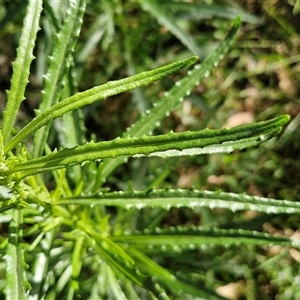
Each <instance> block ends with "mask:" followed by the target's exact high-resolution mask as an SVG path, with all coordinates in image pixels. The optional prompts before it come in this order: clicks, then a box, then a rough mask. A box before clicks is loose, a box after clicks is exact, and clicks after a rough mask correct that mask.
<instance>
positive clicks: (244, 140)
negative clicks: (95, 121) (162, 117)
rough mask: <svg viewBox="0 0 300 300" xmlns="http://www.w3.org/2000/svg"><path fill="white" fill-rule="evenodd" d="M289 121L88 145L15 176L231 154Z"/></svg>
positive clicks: (22, 168)
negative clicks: (116, 161) (94, 164)
mask: <svg viewBox="0 0 300 300" xmlns="http://www.w3.org/2000/svg"><path fill="white" fill-rule="evenodd" d="M288 120H289V116H287V115H283V116H280V117H277V118H274V119H271V120H268V121H264V122H259V123H254V124H248V125H243V126H238V127H234V128H231V129H218V130H211V129H205V130H201V131H195V132H188V131H187V132H181V133H173V132H170V133H168V134H164V135H159V136H144V137H141V138H117V139H114V140H112V141H107V142H100V143H93V142H90V143H87V144H85V145H83V146H78V147H74V148H72V149H64V150H61V151H58V152H56V153H51V154H49V155H46V156H44V157H41V158H37V159H32V160H29V161H26V162H24V163H19V164H16V165H15V166H14V168H13V170H12V171H13V172H23V174H22V175H21V177H25V176H28V175H32V174H35V173H40V172H43V171H47V170H54V169H59V168H64V167H66V166H68V165H74V164H80V163H82V162H85V161H89V160H90V161H94V160H100V159H103V158H107V157H112V158H115V157H118V156H132V157H139V156H158V157H172V156H181V155H197V154H207V153H220V152H227V153H228V152H232V151H233V150H235V149H239V150H240V149H244V148H246V147H249V146H254V145H258V144H259V143H262V142H264V141H266V140H268V139H269V138H271V137H273V136H274V135H276V134H277V133H278V131H279V130H280V127H281V126H282V125H284V124H285V123H286V122H287V121H288Z"/></svg>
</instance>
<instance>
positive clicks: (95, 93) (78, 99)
mask: <svg viewBox="0 0 300 300" xmlns="http://www.w3.org/2000/svg"><path fill="white" fill-rule="evenodd" d="M196 60H197V57H195V56H193V57H191V58H188V59H184V60H181V61H178V62H175V63H172V64H169V65H167V66H164V67H161V68H157V69H155V70H151V71H148V72H142V73H139V74H137V75H134V76H130V77H127V78H125V79H121V80H117V81H109V82H107V83H105V84H103V85H100V86H97V87H94V88H92V89H89V90H87V91H85V92H82V93H77V94H76V95H74V96H72V97H69V98H67V99H65V100H63V101H61V102H59V103H57V104H55V105H53V106H51V107H50V108H48V109H46V110H45V111H43V112H41V113H40V114H39V115H38V116H37V117H35V118H34V119H33V120H32V121H31V122H30V123H28V124H27V125H26V126H25V127H24V128H22V129H21V130H20V131H19V132H18V134H17V135H16V136H15V137H14V138H12V139H11V140H10V142H9V143H8V144H7V145H6V147H5V153H7V152H9V151H10V150H12V149H13V148H14V147H16V145H18V144H19V143H20V142H21V141H22V140H24V139H25V138H26V137H28V136H29V135H31V134H33V133H34V132H35V131H37V130H38V129H39V128H41V127H42V126H44V125H46V124H47V123H49V122H51V121H53V120H54V119H56V118H58V117H61V116H63V115H64V114H65V113H67V112H69V111H72V110H75V109H78V108H80V107H83V106H85V105H88V104H92V103H93V102H95V101H99V100H103V99H106V98H108V97H110V96H113V95H117V94H119V93H122V92H126V91H130V90H133V89H136V88H137V87H140V86H145V85H148V84H150V83H152V82H154V81H156V80H159V79H160V78H162V77H165V76H167V75H170V74H172V73H174V72H176V71H178V70H180V69H182V68H184V67H187V66H190V65H191V64H193V63H194V62H195V61H196Z"/></svg>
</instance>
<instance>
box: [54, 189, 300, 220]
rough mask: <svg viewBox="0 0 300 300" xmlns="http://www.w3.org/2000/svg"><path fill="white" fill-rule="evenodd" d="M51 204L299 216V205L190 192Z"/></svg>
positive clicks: (100, 196)
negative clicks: (222, 210)
mask: <svg viewBox="0 0 300 300" xmlns="http://www.w3.org/2000/svg"><path fill="white" fill-rule="evenodd" d="M52 204H53V205H61V204H67V205H69V204H76V205H104V206H105V205H107V206H120V207H123V208H125V209H130V208H132V207H135V208H138V209H141V208H144V207H152V208H153V207H161V208H164V209H170V208H171V207H182V206H186V207H190V208H195V207H199V206H204V207H209V208H216V207H219V208H226V209H229V210H231V211H239V210H253V211H260V212H264V213H268V214H273V213H274V214H294V213H296V214H299V213H300V202H294V201H288V200H276V199H270V198H263V197H257V196H248V195H245V194H235V193H224V192H212V191H199V190H194V189H190V190H181V189H179V190H178V189H177V190H171V189H166V190H154V191H141V192H113V193H100V194H98V195H95V196H91V197H87V196H82V197H73V198H65V199H60V200H57V201H54V202H52Z"/></svg>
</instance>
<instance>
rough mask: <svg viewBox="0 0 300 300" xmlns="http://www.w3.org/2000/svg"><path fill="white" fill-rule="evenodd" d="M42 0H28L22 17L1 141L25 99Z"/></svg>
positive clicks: (5, 141)
mask: <svg viewBox="0 0 300 300" xmlns="http://www.w3.org/2000/svg"><path fill="white" fill-rule="evenodd" d="M42 4H43V1H41V0H30V1H29V5H28V8H27V14H26V17H25V19H24V23H23V29H22V34H21V38H20V42H19V47H18V49H17V58H16V61H15V62H13V76H12V78H11V88H10V90H9V91H8V92H7V96H8V100H7V106H6V109H5V110H4V112H3V124H2V133H3V142H4V144H6V143H7V141H8V140H9V137H10V134H11V131H12V129H13V125H14V122H15V119H16V116H17V113H18V110H19V107H20V105H21V103H22V101H23V100H24V99H25V96H24V95H25V88H26V85H27V83H28V77H29V71H30V64H31V62H32V61H33V59H34V56H33V48H34V46H35V40H36V34H37V32H38V30H39V29H40V27H39V20H40V14H41V11H42Z"/></svg>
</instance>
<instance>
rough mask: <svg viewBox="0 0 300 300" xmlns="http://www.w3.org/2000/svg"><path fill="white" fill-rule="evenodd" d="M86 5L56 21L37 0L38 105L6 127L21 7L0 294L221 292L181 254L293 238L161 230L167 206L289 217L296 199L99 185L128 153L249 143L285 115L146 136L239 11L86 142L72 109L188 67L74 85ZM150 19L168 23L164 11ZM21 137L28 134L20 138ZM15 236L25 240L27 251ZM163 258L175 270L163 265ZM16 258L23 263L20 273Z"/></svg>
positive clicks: (25, 40) (4, 178) (186, 152)
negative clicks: (43, 26) (137, 104)
mask: <svg viewBox="0 0 300 300" xmlns="http://www.w3.org/2000/svg"><path fill="white" fill-rule="evenodd" d="M85 5H86V3H85V1H83V0H82V1H69V5H68V7H67V12H66V16H65V20H64V22H63V23H62V25H61V26H59V23H60V19H59V17H58V16H56V15H55V12H54V8H53V7H51V5H50V4H49V3H48V2H45V12H46V17H47V18H48V22H49V23H50V24H51V26H52V27H53V28H52V29H53V31H54V32H55V33H54V34H53V36H55V38H54V42H53V52H52V53H51V54H50V59H49V66H48V69H47V72H46V75H45V82H44V93H43V97H42V102H41V104H40V107H39V109H38V110H36V112H35V113H36V116H35V117H34V118H33V119H32V120H31V121H30V122H29V123H28V124H26V125H25V126H24V127H23V128H22V129H21V130H19V131H18V132H15V130H14V122H15V119H16V116H17V113H18V111H19V109H20V105H21V103H22V102H23V100H24V99H25V88H26V85H27V83H28V78H29V74H30V65H31V62H32V60H33V58H34V56H33V49H34V47H35V44H36V34H37V32H38V29H39V21H40V15H41V11H42V1H29V5H28V8H27V15H26V18H25V20H24V26H23V30H22V35H21V38H20V42H19V48H18V51H17V59H16V61H15V62H14V64H13V76H12V79H11V88H10V91H9V92H8V100H7V105H6V109H5V111H4V116H3V123H2V128H1V134H0V153H1V157H0V160H1V165H0V166H1V168H0V170H1V173H0V174H1V177H0V180H1V207H0V211H1V213H2V216H5V217H6V218H7V220H8V223H9V235H8V237H2V238H1V249H2V250H5V261H6V287H5V293H6V298H7V299H24V298H26V296H27V295H28V293H29V295H30V296H32V297H35V298H37V299H41V298H47V299H50V298H53V299H55V298H58V297H65V298H66V299H73V298H76V297H80V296H81V297H83V298H93V299H99V298H105V299H106V298H108V299H126V298H128V299H138V298H143V297H149V298H151V297H152V298H154V299H155V298H162V299H170V298H184V299H186V298H187V297H198V298H204V299H207V298H209V299H213V298H216V299H222V297H221V296H219V295H218V294H217V293H216V292H215V289H214V287H212V286H209V285H208V284H207V283H206V281H205V280H204V278H202V277H201V275H199V274H197V272H196V270H195V269H194V268H193V267H192V266H191V265H190V262H188V259H189V256H190V255H192V256H193V255H195V254H194V253H195V250H196V249H198V248H202V249H204V250H205V249H206V247H210V246H211V245H213V246H215V247H218V246H221V247H229V246H239V245H249V246H250V247H251V246H253V247H255V246H258V245H266V246H269V245H270V244H273V245H282V246H285V245H287V246H293V245H297V242H296V241H295V240H293V239H291V238H287V237H276V236H273V235H270V234H266V233H259V232H256V231H253V230H245V229H241V228H238V229H235V228H231V229H223V228H215V227H212V226H206V227H198V226H192V225H190V226H187V227H183V226H180V225H178V226H175V227H172V226H168V227H167V228H161V227H160V224H161V223H160V222H161V220H162V219H163V218H164V217H165V216H166V210H170V209H171V208H174V207H175V208H179V207H187V208H191V209H193V210H196V209H197V208H199V207H204V208H209V209H213V208H226V209H229V210H231V211H233V212H235V211H238V210H252V211H256V212H263V213H269V214H270V213H273V214H280V213H299V212H300V205H299V203H297V202H292V201H286V200H274V199H267V198H263V197H252V196H247V195H244V194H233V193H225V192H219V191H218V192H214V191H199V190H195V189H186V190H181V189H171V188H164V189H155V187H156V184H157V183H159V182H160V180H161V179H160V178H159V176H157V178H156V179H155V180H153V182H152V183H151V184H149V185H148V186H147V188H145V189H144V190H140V191H137V190H135V189H134V188H133V187H131V186H130V184H128V188H127V190H126V191H124V190H120V191H112V192H111V191H109V190H108V189H106V188H104V187H103V183H104V182H105V181H106V180H107V178H109V176H110V175H111V174H112V173H113V172H114V171H115V169H116V168H117V167H118V166H120V165H121V164H124V163H125V162H126V161H127V159H128V158H129V157H135V158H139V157H143V156H147V157H163V158H169V157H178V156H195V155H200V154H213V153H229V152H232V151H234V150H241V149H245V148H248V147H252V146H257V145H259V144H261V143H263V142H265V141H267V140H269V139H271V138H273V137H274V136H276V135H277V134H278V133H279V132H280V130H281V127H282V126H283V125H284V124H286V123H287V122H288V120H289V117H288V116H287V115H282V116H279V117H277V118H274V119H270V120H267V121H263V122H258V123H254V124H249V125H243V126H239V127H235V128H231V129H218V130H212V129H204V130H201V131H191V132H189V131H186V132H181V133H174V132H170V133H166V134H161V135H151V134H152V132H153V131H154V129H156V128H157V127H159V124H160V122H161V121H162V119H163V118H164V117H165V116H166V115H167V114H168V113H169V112H170V111H171V110H172V109H173V108H175V107H176V105H178V104H179V103H180V102H181V101H183V98H184V97H185V96H186V95H188V94H189V93H190V92H191V90H192V89H193V88H194V87H195V86H197V85H198V84H199V82H200V81H201V80H202V79H204V78H207V77H208V76H209V74H210V71H211V70H212V69H213V68H214V67H215V66H217V65H218V63H219V62H220V61H221V59H222V58H223V57H224V55H225V54H226V53H227V51H228V48H229V45H230V43H231V41H232V40H233V38H234V36H235V34H236V32H237V30H238V27H239V25H240V19H239V18H237V19H236V21H235V23H234V26H233V27H232V29H231V30H230V32H229V33H228V35H227V36H226V38H225V39H224V41H223V42H221V43H220V44H219V46H218V47H217V48H216V49H215V50H214V51H212V52H211V53H210V54H209V55H208V56H207V57H206V58H205V59H204V60H203V61H202V63H201V64H197V65H195V66H194V67H193V69H191V70H190V71H189V72H188V74H187V75H186V76H184V78H183V79H181V80H178V81H176V83H175V84H174V86H173V87H172V88H171V89H170V90H169V91H168V92H166V93H165V94H164V96H163V97H162V99H160V101H159V102H157V103H156V104H155V105H154V106H153V108H151V109H149V110H147V111H146V113H145V114H143V115H141V117H140V119H139V120H138V121H136V122H135V123H134V124H133V125H132V126H131V127H130V128H129V129H128V130H127V131H126V132H124V133H123V135H122V136H121V137H119V138H116V139H114V140H111V141H102V142H97V141H89V142H86V132H85V127H84V113H83V111H81V110H80V108H82V107H83V106H86V105H90V104H92V103H94V102H96V101H100V100H104V99H106V98H108V97H110V96H113V95H116V94H119V93H122V92H126V91H129V90H133V89H136V88H138V87H141V86H145V85H148V84H150V83H152V82H154V81H157V80H159V79H161V78H163V77H165V76H167V75H170V74H173V73H174V72H176V71H178V70H180V69H182V68H185V67H189V66H191V65H193V64H194V63H195V62H196V60H197V58H196V57H195V56H193V57H190V58H188V59H183V60H179V61H177V62H174V63H172V64H169V65H166V66H164V67H160V68H156V69H153V70H151V71H148V72H143V73H139V74H137V75H133V76H130V77H127V78H125V79H121V80H117V81H110V82H107V83H105V84H103V85H100V86H96V87H94V88H91V89H88V90H86V91H84V92H80V93H76V92H75V91H76V77H75V76H74V73H75V71H74V70H75V63H74V61H73V52H74V48H75V45H76V41H77V39H78V37H79V32H80V28H81V24H82V19H83V15H84V11H85ZM141 5H142V6H145V7H146V9H148V10H150V11H152V12H153V13H155V12H158V11H159V10H157V8H156V7H155V5H154V3H153V5H152V6H151V5H150V3H147V2H142V1H141ZM160 17H161V20H162V21H165V22H166V21H169V20H168V19H167V17H166V16H164V15H163V14H162V15H161V16H160ZM168 24H170V23H168ZM171 25H172V24H171ZM171 27H172V26H171ZM176 30H177V29H176ZM186 44H187V46H188V47H190V48H191V49H195V47H196V45H193V44H191V43H190V41H186ZM195 51H196V50H195ZM59 117H62V118H61V119H60V128H61V130H59V134H61V135H62V136H63V138H61V139H60V145H58V146H57V147H61V148H59V149H58V150H57V149H54V150H51V144H50V143H48V140H47V138H48V136H49V131H50V128H51V125H52V124H53V121H54V120H55V119H57V118H59ZM104 125H105V124H104ZM31 136H33V142H31V141H30V142H29V143H26V140H27V139H28V138H30V137H31ZM44 173H45V174H44ZM49 173H50V174H51V176H49ZM47 176H48V177H47ZM161 176H162V177H163V176H164V174H163V172H162V174H161ZM24 225H26V226H24ZM23 239H24V240H25V241H26V240H30V242H29V244H30V245H29V246H28V248H27V249H26V251H24V250H25V249H24V240H23ZM24 256H25V258H24ZM170 258H172V259H173V261H174V262H173V264H174V265H176V263H177V264H178V265H179V266H180V267H182V269H181V270H178V269H177V270H176V267H175V268H174V266H169V268H167V267H164V264H165V261H167V260H168V259H170ZM25 261H26V262H28V261H30V262H31V265H30V269H29V270H28V271H26V269H27V265H26V263H25ZM170 265H171V264H170ZM184 268H186V270H185V269H184ZM172 269H175V270H176V271H178V272H176V271H175V270H172ZM175 275H176V276H175ZM29 282H30V284H31V289H30V285H29Z"/></svg>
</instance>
